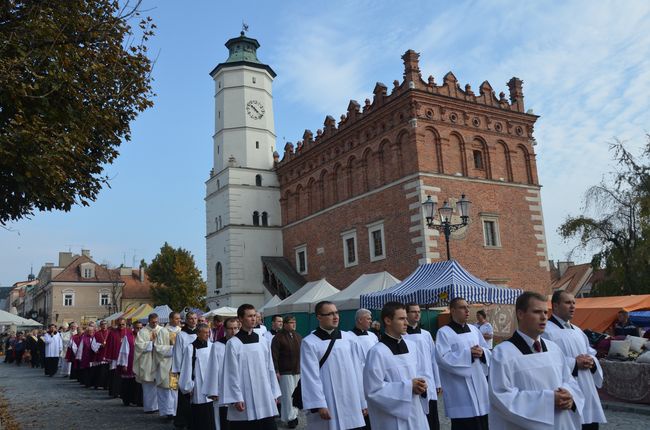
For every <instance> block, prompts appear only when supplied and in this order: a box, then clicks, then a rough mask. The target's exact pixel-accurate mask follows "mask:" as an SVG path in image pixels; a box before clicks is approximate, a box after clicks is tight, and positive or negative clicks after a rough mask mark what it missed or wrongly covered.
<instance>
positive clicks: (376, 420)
mask: <svg viewBox="0 0 650 430" xmlns="http://www.w3.org/2000/svg"><path fill="white" fill-rule="evenodd" d="M449 308H450V316H451V320H450V322H449V323H448V324H447V325H445V326H443V327H441V328H440V329H439V331H438V333H437V335H436V339H435V341H434V338H433V336H432V335H431V333H430V332H428V331H427V330H425V329H424V328H422V327H421V326H420V315H421V311H420V307H419V306H418V305H417V304H414V303H409V304H401V303H397V302H389V303H387V304H386V305H385V306H384V307H383V309H382V310H381V325H382V332H381V333H375V331H373V327H372V325H373V321H372V314H371V312H370V311H369V310H366V309H359V310H358V311H357V313H356V316H355V327H354V328H353V329H352V330H351V331H342V330H341V329H340V328H339V313H338V310H337V308H336V306H335V305H334V304H333V303H331V302H328V301H322V302H320V303H318V304H317V305H316V307H315V313H316V318H317V320H318V328H316V330H314V331H312V332H311V333H310V334H308V335H307V336H305V337H304V338H302V337H301V336H300V334H299V333H298V332H297V331H296V319H295V317H294V316H292V315H284V316H281V315H274V316H273V317H272V318H271V327H270V328H269V329H267V328H266V327H265V326H264V325H263V324H262V320H261V315H260V314H259V312H256V310H255V308H254V307H253V306H252V305H248V304H244V305H241V306H240V307H239V308H238V310H237V317H236V318H235V317H233V318H228V319H226V320H225V321H222V320H221V318H220V317H215V318H214V320H213V321H212V324H208V321H205V320H204V319H200V318H199V317H198V316H197V315H196V314H195V313H193V312H188V313H186V314H185V315H184V321H183V323H181V314H179V313H178V312H173V313H171V314H170V315H169V323H168V324H167V325H166V326H164V327H163V326H161V325H159V324H158V315H156V314H150V315H149V317H148V321H147V324H146V325H145V326H143V324H142V323H139V322H135V323H133V325H132V326H130V325H129V323H128V322H127V321H126V320H124V319H122V318H121V319H118V320H117V321H116V326H114V327H110V328H109V327H108V326H107V324H106V322H104V321H101V322H100V323H99V324H98V327H96V326H95V324H92V323H91V324H88V325H87V326H85V327H84V328H83V329H82V328H80V327H78V325H77V324H75V323H71V324H69V326H67V327H66V326H65V325H64V326H62V327H59V328H57V327H56V326H54V325H51V326H50V327H48V329H47V331H46V332H43V333H38V332H32V333H30V334H29V335H28V336H25V334H18V335H17V336H15V337H14V339H13V340H7V342H8V343H7V348H9V350H10V351H13V353H12V354H10V355H11V356H12V357H13V358H11V359H12V360H14V362H16V363H17V364H20V362H29V363H30V364H31V365H32V366H34V367H39V366H40V367H43V368H44V372H45V374H46V375H47V376H50V377H52V376H54V375H55V374H56V373H57V372H58V373H59V374H60V375H61V376H63V377H68V378H72V379H76V380H78V381H79V383H80V384H82V385H84V386H85V387H88V388H95V389H106V390H107V392H108V395H109V396H112V397H120V398H121V399H122V402H123V404H124V405H125V406H128V405H136V406H140V407H142V408H143V410H144V412H145V413H149V414H155V413H158V414H159V415H160V416H163V417H165V418H166V419H168V420H170V421H171V422H172V423H173V426H174V427H175V428H189V429H205V430H210V429H221V430H223V429H232V430H238V429H247V430H248V429H251V430H253V429H261V430H266V429H276V428H277V426H278V422H279V423H280V425H282V426H286V427H288V428H295V427H296V426H297V425H298V414H299V410H303V411H304V414H305V415H306V420H307V428H308V429H310V430H312V429H313V430H319V429H327V430H338V429H341V430H342V429H371V428H372V429H374V430H381V429H387V430H393V429H413V430H421V429H438V428H439V426H440V425H439V417H438V399H439V396H441V395H442V398H443V399H444V410H445V414H446V416H447V417H448V418H449V419H450V420H451V425H452V429H479V430H480V429H488V428H489V427H492V428H493V429H578V428H581V427H582V428H586V429H592V428H598V424H599V423H604V422H605V416H604V413H603V409H602V406H601V404H600V400H599V397H598V393H597V391H596V388H597V387H599V386H600V385H601V384H602V378H603V373H602V369H601V368H600V365H599V364H598V360H596V358H595V356H594V351H593V350H592V349H591V348H590V346H589V343H588V341H587V338H586V336H585V334H584V333H583V332H582V330H580V329H579V328H578V327H576V326H575V325H573V324H571V319H572V317H573V314H574V312H575V300H574V298H573V296H571V295H570V294H567V293H565V292H557V293H555V294H554V295H553V298H552V312H549V310H548V309H547V302H546V298H545V297H544V296H542V295H539V294H537V293H533V292H525V293H523V294H522V295H521V296H520V297H519V298H518V299H517V302H516V305H515V312H516V317H517V322H518V329H517V330H516V331H515V333H514V334H513V335H512V337H511V338H509V339H507V340H506V341H503V342H501V343H500V344H499V345H497V346H496V347H495V348H494V349H492V339H493V336H494V333H493V330H492V327H491V326H490V325H489V323H488V322H487V319H486V315H485V313H484V312H482V311H479V313H478V315H477V319H478V322H479V323H478V324H477V325H473V324H469V323H468V318H469V313H470V307H469V305H468V303H467V302H466V301H465V300H464V299H462V298H459V297H457V298H454V299H453V300H451V302H450V304H449ZM27 337H29V339H27ZM25 351H29V352H30V354H29V355H30V358H29V360H26V358H25V357H26V356H25ZM35 357H36V358H35ZM11 359H9V355H7V360H11Z"/></svg>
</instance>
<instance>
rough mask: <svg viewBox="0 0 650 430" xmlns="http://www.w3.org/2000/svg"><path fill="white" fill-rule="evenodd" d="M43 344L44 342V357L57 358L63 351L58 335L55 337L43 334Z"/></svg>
mask: <svg viewBox="0 0 650 430" xmlns="http://www.w3.org/2000/svg"><path fill="white" fill-rule="evenodd" d="M43 342H45V357H46V358H58V357H59V354H61V351H62V350H63V341H62V340H61V335H60V334H59V333H57V334H55V335H51V334H49V333H45V334H44V335H43Z"/></svg>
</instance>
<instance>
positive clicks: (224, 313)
mask: <svg viewBox="0 0 650 430" xmlns="http://www.w3.org/2000/svg"><path fill="white" fill-rule="evenodd" d="M215 315H219V316H220V317H236V316H237V308H231V307H230V306H223V307H221V308H219V309H212V310H211V311H209V312H206V313H204V314H203V316H204V317H205V318H212V317H214V316H215Z"/></svg>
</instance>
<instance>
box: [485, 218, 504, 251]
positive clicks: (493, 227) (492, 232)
mask: <svg viewBox="0 0 650 430" xmlns="http://www.w3.org/2000/svg"><path fill="white" fill-rule="evenodd" d="M481 221H482V224H483V246H485V247H487V248H500V247H501V239H500V237H499V236H500V235H499V217H498V215H492V214H490V215H486V214H483V215H481Z"/></svg>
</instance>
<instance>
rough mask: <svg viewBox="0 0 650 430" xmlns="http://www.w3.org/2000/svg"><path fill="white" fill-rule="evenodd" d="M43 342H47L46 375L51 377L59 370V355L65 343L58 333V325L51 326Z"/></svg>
mask: <svg viewBox="0 0 650 430" xmlns="http://www.w3.org/2000/svg"><path fill="white" fill-rule="evenodd" d="M43 341H44V342H45V375H47V376H50V377H51V376H54V375H55V374H56V371H57V369H58V368H59V355H61V350H62V349H63V341H62V340H61V335H60V334H59V333H58V332H57V331H56V325H54V324H50V325H49V327H48V328H47V333H45V334H44V335H43Z"/></svg>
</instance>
